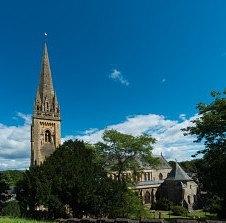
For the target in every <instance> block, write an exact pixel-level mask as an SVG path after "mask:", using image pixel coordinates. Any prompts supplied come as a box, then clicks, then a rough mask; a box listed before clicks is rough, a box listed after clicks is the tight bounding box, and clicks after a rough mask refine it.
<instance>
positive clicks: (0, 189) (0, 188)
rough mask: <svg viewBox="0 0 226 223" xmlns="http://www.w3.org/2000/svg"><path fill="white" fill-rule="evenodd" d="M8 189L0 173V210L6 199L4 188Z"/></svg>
mask: <svg viewBox="0 0 226 223" xmlns="http://www.w3.org/2000/svg"><path fill="white" fill-rule="evenodd" d="M8 189H9V185H8V184H7V182H6V180H5V179H4V177H3V174H2V173H0V212H1V210H2V207H3V204H4V202H5V201H6V199H7V194H6V190H8Z"/></svg>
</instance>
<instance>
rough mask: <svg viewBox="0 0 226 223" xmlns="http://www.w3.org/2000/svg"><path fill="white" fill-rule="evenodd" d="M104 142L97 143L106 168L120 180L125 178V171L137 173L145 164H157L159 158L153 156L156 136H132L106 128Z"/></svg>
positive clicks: (97, 148)
mask: <svg viewBox="0 0 226 223" xmlns="http://www.w3.org/2000/svg"><path fill="white" fill-rule="evenodd" d="M102 138H103V142H99V143H97V144H96V145H95V149H96V151H97V152H98V153H99V156H100V157H101V159H102V161H103V163H104V164H105V168H106V169H107V170H108V171H113V172H115V173H116V175H117V179H118V180H122V179H123V172H125V171H128V170H129V171H131V172H133V174H137V173H138V172H139V171H141V170H142V168H143V166H144V165H152V166H154V165H156V164H158V159H157V158H154V157H153V156H152V150H153V144H154V143H155V142H156V140H155V139H154V138H152V137H151V136H149V135H147V134H143V135H141V136H132V135H128V134H124V133H120V132H118V131H116V130H113V129H112V130H106V131H105V132H104V134H103V137H102Z"/></svg>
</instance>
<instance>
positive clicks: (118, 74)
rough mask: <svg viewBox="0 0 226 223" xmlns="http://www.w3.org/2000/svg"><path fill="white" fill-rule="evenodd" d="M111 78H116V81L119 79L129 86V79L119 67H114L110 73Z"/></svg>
mask: <svg viewBox="0 0 226 223" xmlns="http://www.w3.org/2000/svg"><path fill="white" fill-rule="evenodd" d="M109 78H111V79H113V80H115V81H118V82H120V83H121V84H122V85H125V86H129V81H128V80H126V79H125V78H124V77H123V75H122V73H121V71H119V70H117V69H114V70H113V71H112V72H111V74H110V75H109Z"/></svg>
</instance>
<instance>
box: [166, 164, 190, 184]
mask: <svg viewBox="0 0 226 223" xmlns="http://www.w3.org/2000/svg"><path fill="white" fill-rule="evenodd" d="M165 180H167V181H190V180H192V179H191V177H189V176H188V174H187V173H185V171H184V170H183V169H182V168H181V166H180V165H179V164H178V163H177V162H176V165H175V166H174V167H173V169H172V170H171V171H170V173H169V175H168V177H167V178H166V179H165Z"/></svg>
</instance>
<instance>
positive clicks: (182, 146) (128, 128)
mask: <svg viewBox="0 0 226 223" xmlns="http://www.w3.org/2000/svg"><path fill="white" fill-rule="evenodd" d="M17 116H18V117H19V118H22V119H23V122H24V123H23V124H22V125H18V126H14V125H13V126H8V125H4V124H1V123H0V170H3V169H4V170H5V169H25V168H28V167H29V164H30V120H31V116H30V115H24V114H22V113H18V114H17ZM179 117H182V118H183V120H182V119H181V118H180V121H179V120H171V119H167V118H166V117H164V116H162V115H156V114H146V115H134V116H130V117H127V118H126V120H125V121H123V122H121V123H118V124H114V125H109V126H107V127H106V128H103V129H88V130H86V131H84V132H83V134H80V135H78V134H76V135H68V136H65V137H64V138H63V139H62V141H65V140H68V139H76V138H77V139H82V140H84V141H88V142H91V143H95V142H98V141H100V140H101V136H102V134H103V132H104V130H105V129H116V130H118V131H120V132H123V133H128V134H132V135H135V136H137V135H140V134H142V133H148V134H151V135H152V136H153V137H155V138H156V139H157V140H158V141H157V143H156V144H155V146H154V153H155V154H160V153H161V152H162V153H163V155H164V156H165V157H166V158H167V159H169V160H172V159H177V160H178V161H181V160H186V159H191V155H192V154H195V153H196V151H198V150H201V149H202V148H203V145H202V144H197V143H193V140H194V138H193V137H192V136H184V135H183V132H182V131H181V128H185V127H187V126H189V125H191V122H190V121H191V120H192V119H194V118H196V117H197V116H193V117H191V118H186V116H184V115H183V114H182V115H180V116H179Z"/></svg>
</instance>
